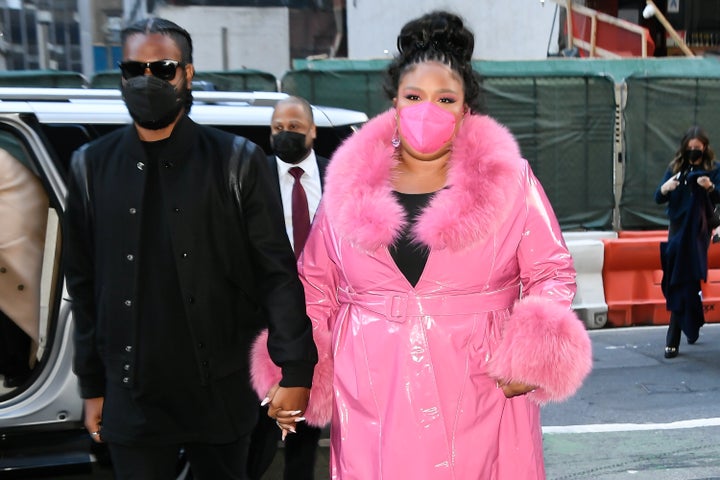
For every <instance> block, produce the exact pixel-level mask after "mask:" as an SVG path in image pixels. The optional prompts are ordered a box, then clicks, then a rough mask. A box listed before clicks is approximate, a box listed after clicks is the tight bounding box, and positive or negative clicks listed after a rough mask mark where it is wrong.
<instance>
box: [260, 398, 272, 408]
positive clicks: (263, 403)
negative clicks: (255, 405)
mask: <svg viewBox="0 0 720 480" xmlns="http://www.w3.org/2000/svg"><path fill="white" fill-rule="evenodd" d="M268 403H270V399H269V398H268V397H265V398H263V401H262V402H260V406H261V407H264V406H265V405H267V404H268Z"/></svg>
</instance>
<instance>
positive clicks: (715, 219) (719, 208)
mask: <svg viewBox="0 0 720 480" xmlns="http://www.w3.org/2000/svg"><path fill="white" fill-rule="evenodd" d="M718 227H720V204H718V205H715V206H714V207H713V211H712V213H711V214H710V217H709V218H708V228H709V229H710V231H712V230H715V229H716V228H718Z"/></svg>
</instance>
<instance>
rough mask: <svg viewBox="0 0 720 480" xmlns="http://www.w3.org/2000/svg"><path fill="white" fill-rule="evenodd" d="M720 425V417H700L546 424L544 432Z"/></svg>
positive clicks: (630, 430) (660, 428) (614, 430)
mask: <svg viewBox="0 0 720 480" xmlns="http://www.w3.org/2000/svg"><path fill="white" fill-rule="evenodd" d="M699 427H720V418H699V419H697V420H682V421H678V422H669V423H606V424H597V425H565V426H545V427H542V431H543V433H603V432H638V431H642V430H679V429H683V428H699Z"/></svg>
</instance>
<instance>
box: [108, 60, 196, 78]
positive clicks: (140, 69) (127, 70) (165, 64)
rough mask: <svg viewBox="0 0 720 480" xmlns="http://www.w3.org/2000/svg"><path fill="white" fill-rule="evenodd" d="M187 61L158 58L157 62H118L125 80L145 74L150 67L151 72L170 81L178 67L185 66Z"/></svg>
mask: <svg viewBox="0 0 720 480" xmlns="http://www.w3.org/2000/svg"><path fill="white" fill-rule="evenodd" d="M185 65H186V64H185V62H178V61H177V60H157V61H155V62H136V61H132V60H130V61H127V62H118V67H120V71H121V72H122V76H123V78H124V79H125V80H127V79H129V78H133V77H139V76H140V75H145V69H147V68H149V69H150V73H152V74H153V76H155V77H157V78H159V79H160V80H166V81H170V80H172V79H173V78H175V72H176V71H177V67H184V66H185Z"/></svg>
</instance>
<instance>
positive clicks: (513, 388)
mask: <svg viewBox="0 0 720 480" xmlns="http://www.w3.org/2000/svg"><path fill="white" fill-rule="evenodd" d="M497 388H501V389H502V391H503V393H504V394H505V398H512V397H517V396H519V395H525V394H526V393H530V392H532V391H534V390H535V389H536V388H537V387H536V386H534V385H527V384H525V383H520V382H508V381H506V380H503V379H502V378H500V379H498V380H497Z"/></svg>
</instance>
